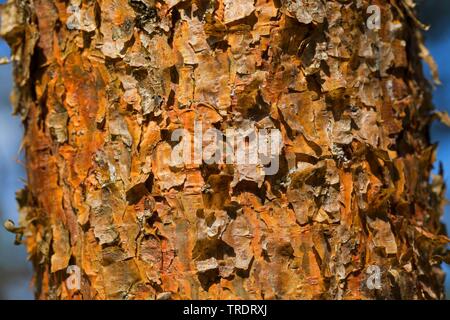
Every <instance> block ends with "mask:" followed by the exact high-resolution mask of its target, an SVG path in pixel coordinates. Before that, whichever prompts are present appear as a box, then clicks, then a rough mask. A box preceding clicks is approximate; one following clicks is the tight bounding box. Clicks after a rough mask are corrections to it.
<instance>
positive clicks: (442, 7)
mask: <svg viewBox="0 0 450 320" xmlns="http://www.w3.org/2000/svg"><path fill="white" fill-rule="evenodd" d="M3 2H4V0H0V3H3ZM417 2H418V6H419V7H418V13H419V16H420V18H421V20H422V22H424V23H426V24H429V25H431V29H430V31H428V32H427V33H426V35H425V36H426V44H427V47H428V49H429V50H430V52H431V54H432V55H433V57H434V58H435V60H436V62H437V64H438V66H439V71H440V76H441V81H442V85H441V86H439V87H437V88H436V90H435V92H434V104H435V106H436V108H437V109H438V110H445V111H447V112H449V113H450V105H449V103H448V102H450V63H449V61H448V60H447V59H449V55H450V1H443V0H419V1H417ZM3 56H9V48H8V46H7V45H6V44H5V43H4V42H3V41H1V40H0V57H3ZM424 68H425V70H426V72H427V75H428V77H429V78H431V77H430V74H429V70H428V69H427V67H426V66H425V67H424ZM11 83H12V77H11V65H9V64H7V65H0V130H1V132H2V134H1V135H0V222H1V225H3V221H4V220H6V219H12V220H13V221H17V216H18V213H17V206H16V201H15V192H16V190H18V189H20V188H21V187H22V186H23V180H24V179H25V177H26V175H25V171H24V168H23V165H21V161H20V159H21V157H22V155H21V154H20V152H19V147H20V141H21V137H22V125H21V122H20V119H18V118H17V117H12V116H11V105H10V103H9V94H10V92H11ZM432 140H433V142H438V143H439V148H438V161H441V162H442V163H443V164H444V168H445V181H446V182H447V184H449V181H450V128H448V127H445V126H443V125H442V124H440V123H437V122H436V123H435V124H434V126H433V128H432ZM435 167H436V168H438V165H437V164H436V166H435ZM449 185H450V184H449ZM449 189H450V186H449ZM447 197H448V198H449V199H450V190H448V192H447ZM443 219H444V222H445V223H447V225H448V226H450V207H447V209H446V212H445V215H444V218H443ZM26 256H27V255H26V252H25V248H24V246H15V245H14V235H13V234H11V233H8V232H6V231H5V230H4V229H3V227H1V229H0V299H33V291H32V288H31V286H30V281H31V274H32V268H31V265H30V264H29V263H28V262H27V259H26V258H27V257H26ZM443 267H444V269H445V271H446V272H447V274H449V276H447V279H446V288H447V298H450V266H448V265H443Z"/></svg>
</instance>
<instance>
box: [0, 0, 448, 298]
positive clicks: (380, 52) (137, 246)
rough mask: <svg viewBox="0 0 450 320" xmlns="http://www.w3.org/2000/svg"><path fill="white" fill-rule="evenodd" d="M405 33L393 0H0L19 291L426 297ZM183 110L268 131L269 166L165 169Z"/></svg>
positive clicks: (187, 120) (403, 4) (196, 117)
mask: <svg viewBox="0 0 450 320" xmlns="http://www.w3.org/2000/svg"><path fill="white" fill-rule="evenodd" d="M370 5H377V6H378V7H379V8H380V9H381V25H380V29H379V30H370V29H369V28H368V27H367V19H368V18H369V17H368V14H367V13H366V12H367V11H366V10H367V8H368V6H370ZM419 27H420V23H419V22H418V21H417V19H416V18H415V17H414V16H413V8H412V7H411V1H400V0H391V1H383V0H376V1H375V0H374V1H370V2H369V1H367V0H355V1H337V0H335V1H321V0H189V1H182V0H97V1H95V0H84V1H82V0H71V1H61V0H56V1H51V0H34V1H31V0H10V1H9V2H8V3H7V4H6V5H4V6H3V10H2V27H1V34H2V36H3V37H4V38H5V39H6V40H7V41H8V43H9V44H10V46H11V48H12V53H13V54H12V58H13V61H14V67H15V68H14V75H15V85H16V87H15V91H14V93H13V99H12V100H13V103H14V106H15V111H16V113H18V114H20V115H21V116H22V118H23V123H24V126H25V137H24V142H23V148H24V150H25V152H26V161H27V163H26V165H27V172H28V182H27V186H26V188H25V189H24V190H22V191H21V192H19V193H18V201H19V204H20V219H19V222H20V228H23V230H24V236H25V240H24V242H25V244H26V247H27V250H28V253H29V257H30V260H31V261H32V262H33V265H34V268H35V277H34V283H35V287H36V297H37V298H39V299H155V298H157V299H167V298H170V299H237V298H243V299H372V298H381V299H400V298H403V299H440V298H443V278H444V276H443V272H442V270H441V269H440V267H439V263H440V262H441V261H442V260H443V259H444V258H445V255H446V249H445V245H446V243H447V242H448V239H447V237H446V236H445V235H444V232H445V231H444V230H445V228H444V227H443V226H442V225H441V223H440V217H441V213H442V207H443V204H444V202H443V196H444V189H445V188H444V184H443V180H442V177H441V176H437V177H434V179H433V180H432V181H431V174H430V170H431V168H432V164H433V162H434V159H435V146H434V145H432V144H431V143H430V140H429V125H430V123H431V121H432V119H433V114H432V106H431V103H430V94H429V92H430V91H429V84H428V83H427V81H426V80H425V79H424V77H423V75H422V71H421V70H422V66H421V61H420V58H421V56H422V57H423V58H428V57H427V56H426V51H425V49H424V47H423V45H422V40H421V35H420V31H418V30H419ZM195 121H200V122H201V123H202V129H203V131H206V130H207V129H210V128H217V129H219V130H221V131H223V132H225V131H226V129H229V128H235V129H239V128H243V129H248V128H254V129H255V130H262V129H278V130H280V131H281V133H282V140H283V148H282V152H281V154H280V156H279V161H280V168H279V170H278V172H277V174H276V175H271V176H269V175H264V173H263V172H264V171H263V170H262V167H263V165H262V164H261V163H259V164H257V165H253V166H241V165H238V164H206V163H202V164H190V165H171V163H170V162H169V161H168V160H169V159H170V156H171V153H172V151H173V149H174V148H175V147H176V143H174V142H172V141H171V139H170V137H171V133H172V132H173V131H174V130H176V129H180V128H184V129H186V130H188V131H189V132H191V133H193V132H194V122H195ZM443 257H444V258H443ZM69 265H76V266H78V267H79V268H80V270H81V287H80V289H79V290H69V289H70V288H68V287H67V283H66V282H65V280H66V278H67V277H68V274H67V272H66V270H67V267H68V266H69ZM374 267H375V268H379V270H380V271H381V282H380V287H378V286H377V287H376V288H373V287H372V288H370V286H368V285H367V284H368V281H371V280H370V277H371V276H372V273H371V272H372V270H376V269H374Z"/></svg>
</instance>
